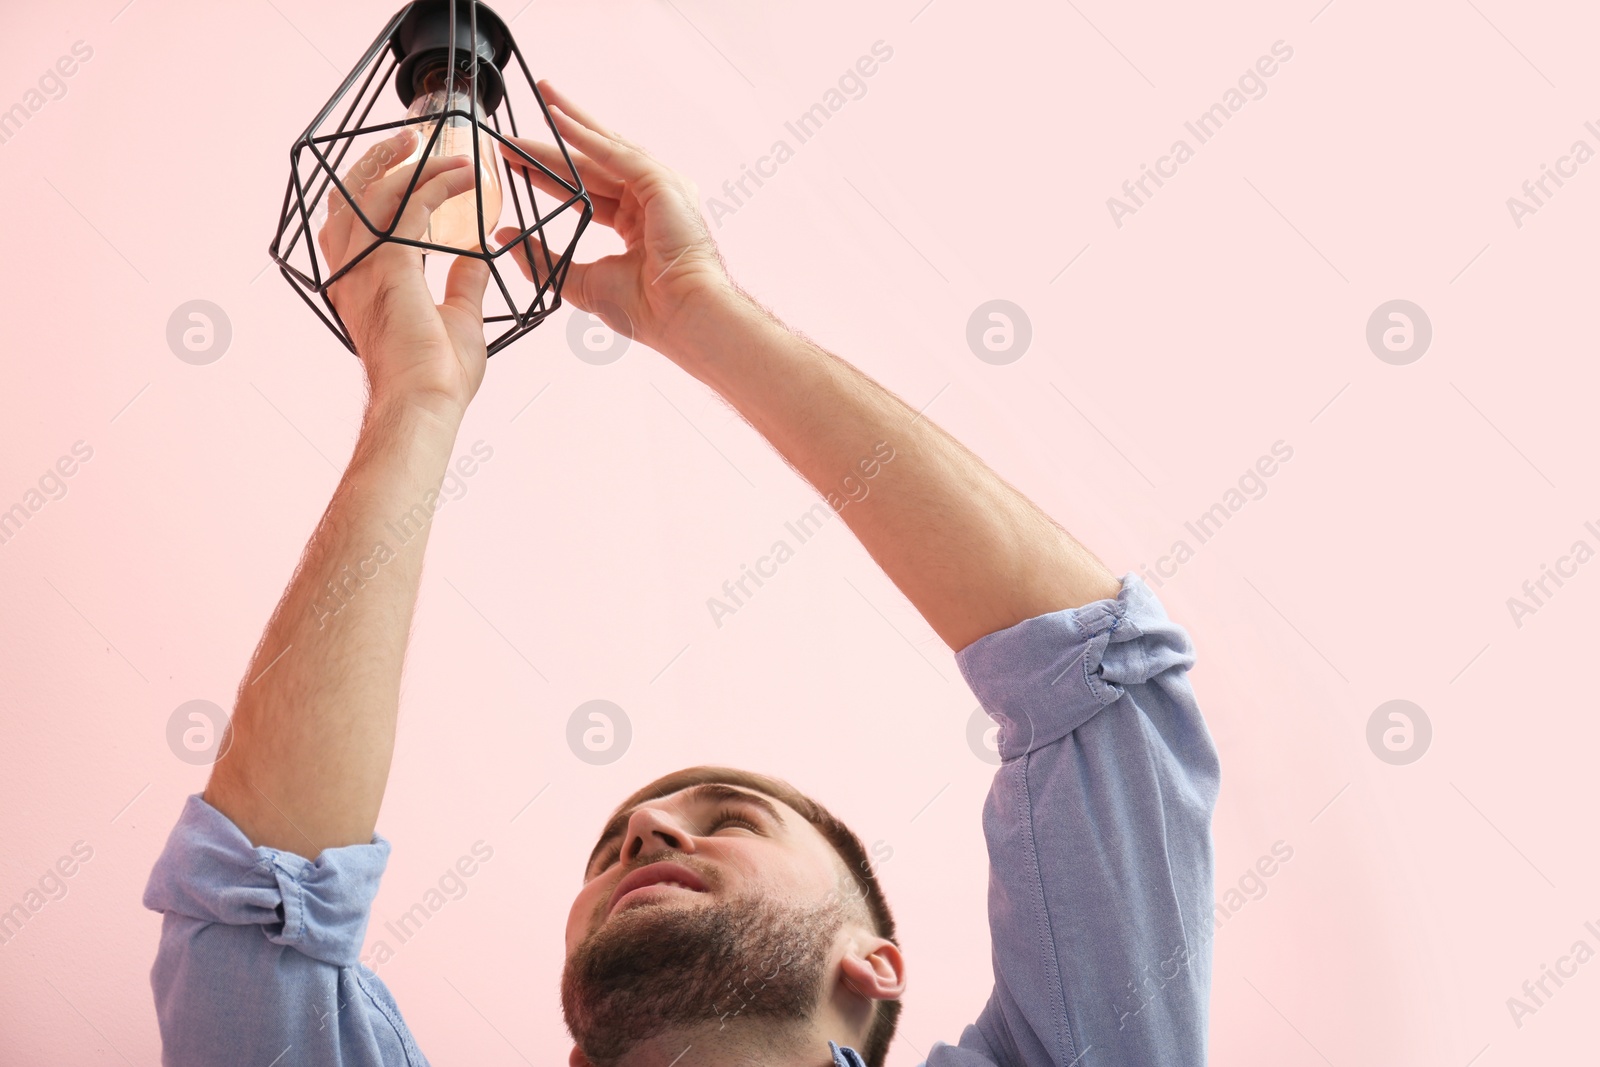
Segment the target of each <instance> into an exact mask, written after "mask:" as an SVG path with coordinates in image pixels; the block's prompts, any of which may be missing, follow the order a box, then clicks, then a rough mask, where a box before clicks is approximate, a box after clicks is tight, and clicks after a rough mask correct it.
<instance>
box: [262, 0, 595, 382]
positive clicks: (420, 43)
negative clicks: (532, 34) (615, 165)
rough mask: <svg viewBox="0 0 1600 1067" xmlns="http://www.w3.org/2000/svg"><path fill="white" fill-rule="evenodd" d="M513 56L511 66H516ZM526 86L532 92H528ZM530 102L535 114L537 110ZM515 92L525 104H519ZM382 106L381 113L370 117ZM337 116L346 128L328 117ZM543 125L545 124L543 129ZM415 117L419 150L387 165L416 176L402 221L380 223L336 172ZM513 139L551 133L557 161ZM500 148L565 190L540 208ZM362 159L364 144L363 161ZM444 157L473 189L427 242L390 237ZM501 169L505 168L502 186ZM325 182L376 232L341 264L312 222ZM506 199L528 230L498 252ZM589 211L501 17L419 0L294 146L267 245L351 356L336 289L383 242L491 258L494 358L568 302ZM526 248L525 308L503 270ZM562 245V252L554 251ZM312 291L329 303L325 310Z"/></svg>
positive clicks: (443, 214)
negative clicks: (499, 306)
mask: <svg viewBox="0 0 1600 1067" xmlns="http://www.w3.org/2000/svg"><path fill="white" fill-rule="evenodd" d="M512 60H515V61H516V62H515V64H514V65H513V64H512V62H511V61H512ZM519 74H520V77H518V75H519ZM391 75H392V83H393V85H394V92H395V95H397V96H398V97H399V101H400V104H401V105H402V106H403V107H405V109H406V110H405V112H404V115H403V116H402V117H399V118H395V119H392V120H386V118H385V116H386V112H387V113H398V112H399V108H396V107H395V106H394V104H393V102H392V100H390V98H389V97H388V94H387V93H386V92H385V90H386V88H387V86H388V85H389V84H390V83H391ZM358 83H359V87H358ZM524 84H525V85H526V89H527V91H526V92H523V91H522V87H523V85H524ZM530 97H531V100H532V103H533V105H534V108H535V109H536V110H534V109H529V108H528V102H529V98H530ZM514 98H520V103H517V102H515V101H514ZM380 100H383V101H386V102H388V107H387V108H386V109H379V108H378V104H379V102H380ZM519 107H520V108H523V109H524V116H525V117H529V116H531V117H532V118H533V119H534V125H533V127H532V129H531V130H530V131H529V132H528V133H526V134H525V133H524V132H522V131H519V129H518V127H517V114H516V110H517V108H519ZM374 110H377V112H378V115H377V118H376V119H375V120H374V118H373V112H374ZM336 113H337V114H338V119H337V125H331V124H332V123H333V121H334V119H333V116H334V115H335V114H336ZM539 119H542V120H543V122H542V125H541V124H540V123H539V122H538V120H539ZM330 125H331V128H330ZM408 125H416V126H419V127H420V128H419V129H418V131H417V134H418V136H417V138H416V148H415V150H414V151H413V152H412V153H411V155H410V156H409V157H408V158H406V159H403V160H399V161H397V162H395V163H393V164H392V165H387V172H388V173H394V172H395V171H396V170H399V169H401V168H402V167H407V166H410V167H411V168H412V177H411V181H410V183H409V184H408V185H407V187H406V191H405V194H404V197H403V198H402V200H401V203H400V207H399V209H398V210H397V211H396V212H395V217H394V219H393V220H392V221H391V222H390V223H389V225H388V228H387V229H380V228H379V226H378V224H377V223H375V222H374V220H372V219H369V218H367V216H366V215H365V214H363V213H362V211H361V209H360V207H358V206H357V205H356V204H355V203H354V202H353V201H351V198H350V191H349V189H348V188H347V187H346V186H345V183H344V182H343V181H342V180H341V179H340V177H339V174H338V171H339V169H340V167H341V166H342V164H343V162H344V159H345V157H346V156H347V155H348V154H349V152H350V149H351V147H352V146H354V145H356V144H357V143H358V142H359V141H362V140H363V139H369V140H377V139H380V138H382V137H385V136H388V135H390V134H391V133H392V131H394V130H396V129H398V128H400V127H403V126H408ZM507 134H509V135H510V136H512V137H521V136H531V135H534V134H538V135H543V134H548V137H549V141H550V146H551V147H553V148H554V149H555V150H556V151H554V152H551V153H549V159H550V163H551V165H549V166H547V165H546V163H545V162H543V161H541V160H539V159H536V158H534V157H533V156H532V155H529V154H528V153H527V152H526V151H524V150H523V149H522V148H521V147H519V146H517V145H515V144H512V143H511V142H510V141H509V140H507ZM497 145H506V146H507V148H508V150H509V152H510V154H511V156H512V157H514V158H516V159H518V160H519V161H520V162H521V163H522V165H523V166H525V167H530V168H533V169H536V170H537V171H539V172H540V173H541V174H542V175H543V176H544V177H545V178H546V179H547V180H548V182H549V183H551V184H552V185H553V187H554V188H555V189H557V190H558V193H557V195H556V196H555V197H553V198H551V197H545V198H544V203H543V204H541V202H540V198H539V197H536V196H535V193H534V183H533V180H532V179H531V177H530V176H529V175H528V174H527V173H525V172H522V171H520V170H516V169H513V167H512V163H511V160H510V159H507V158H506V157H505V156H504V155H502V154H501V152H500V151H499V150H498V149H497V147H496V146H497ZM360 155H361V153H360V152H358V153H357V154H356V157H355V158H360ZM438 155H460V156H464V157H467V158H470V159H471V160H472V163H473V167H474V172H475V173H476V175H477V179H478V180H477V181H476V182H475V183H474V185H473V188H472V189H471V190H469V191H467V192H464V193H461V194H458V195H456V196H454V197H451V198H450V199H449V200H447V201H445V202H444V204H442V205H440V207H439V208H438V209H437V210H436V211H435V212H434V213H433V215H432V217H431V219H430V222H429V228H428V232H427V233H426V234H424V240H421V241H413V240H409V239H407V238H404V237H396V236H394V229H395V227H396V226H397V225H398V222H399V219H400V216H401V215H402V214H403V213H404V211H405V207H406V204H407V203H408V202H409V201H410V198H411V196H412V194H413V193H414V192H415V190H416V187H417V179H418V177H419V176H420V175H421V172H422V167H423V165H424V163H425V162H426V159H427V157H429V156H438ZM562 164H564V166H563V165H562ZM501 166H503V167H504V172H505V180H504V182H503V183H502V181H501V180H500V169H501ZM330 186H332V187H336V188H337V189H338V190H339V192H340V194H341V195H342V196H343V197H344V198H345V200H346V202H347V203H349V204H350V209H351V210H353V211H354V212H355V215H356V218H357V219H358V220H359V221H360V222H361V224H362V225H364V226H365V227H366V228H367V230H368V232H370V233H371V234H372V236H373V237H374V238H375V240H374V241H373V243H372V244H371V245H370V246H369V247H367V248H366V249H364V250H363V251H362V252H361V253H360V254H359V255H357V256H355V257H354V258H352V259H351V261H350V262H349V263H346V264H344V265H343V266H341V267H340V268H339V269H338V270H336V271H334V270H332V264H329V263H327V262H326V257H325V256H324V255H323V254H322V249H321V247H320V245H319V244H318V242H317V240H316V228H314V226H313V221H312V220H313V217H314V216H316V217H320V218H325V217H326V211H327V204H328V199H327V198H328V191H329V188H330ZM506 194H509V200H510V207H511V210H512V212H513V214H514V216H515V221H516V225H517V229H518V231H519V232H518V235H517V238H516V239H515V240H513V241H510V242H508V243H507V244H506V246H505V247H504V248H502V249H499V250H498V251H494V252H490V251H486V249H487V247H488V245H489V244H490V243H491V242H490V239H489V237H490V235H491V234H493V232H494V229H495V227H496V225H497V224H498V223H499V221H500V217H501V214H502V211H503V210H504V204H503V201H504V200H505V199H506ZM593 215H594V206H593V204H591V203H590V201H589V196H588V193H587V192H585V191H584V188H583V181H582V179H581V178H580V177H579V176H578V171H577V168H576V167H574V166H573V165H572V157H571V155H570V154H569V153H568V152H567V147H566V145H565V143H563V142H562V140H561V135H560V134H559V133H557V132H556V128H555V123H554V122H553V121H551V118H550V111H549V108H548V107H546V106H545V102H544V97H543V96H542V95H541V94H540V93H539V88H538V86H537V85H536V84H535V82H534V78H533V75H532V74H531V73H529V71H528V64H527V62H526V61H525V60H524V59H523V56H522V51H521V50H520V49H519V48H518V47H517V44H516V42H515V41H514V40H513V39H512V37H511V31H510V29H509V28H508V27H507V26H506V24H505V22H504V21H503V20H502V19H501V18H500V17H499V16H498V15H496V14H495V13H494V12H493V11H491V10H490V9H489V7H488V5H486V4H483V3H477V2H474V0H459V2H458V0H415V2H413V3H409V4H407V5H406V6H405V7H403V8H401V9H400V11H398V12H397V13H396V14H395V16H394V17H393V18H392V19H390V20H389V24H388V25H387V26H386V27H384V29H383V32H381V33H379V34H378V36H377V39H375V40H374V41H373V42H372V46H371V47H370V48H368V49H367V51H366V54H365V55H363V56H362V57H361V61H360V62H359V63H358V64H356V68H355V69H354V70H353V71H351V72H350V74H349V76H348V77H346V78H345V80H344V83H343V84H342V85H340V86H339V88H338V90H337V91H336V92H335V93H334V94H333V96H332V97H331V98H330V99H329V100H328V102H327V104H325V105H324V106H323V108H322V110H321V111H320V112H318V113H317V117H316V118H315V119H313V120H312V122H311V124H310V125H309V126H307V127H306V130H305V132H304V133H303V134H301V135H300V138H299V140H297V141H296V142H295V143H294V148H293V149H292V150H291V151H290V174H289V186H288V188H287V189H286V190H285V191H284V197H283V209H282V212H281V214H280V217H279V222H278V231H277V234H276V235H275V236H274V237H273V240H272V245H271V247H270V249H269V252H270V254H271V256H272V259H273V261H274V262H276V263H277V264H278V268H279V270H280V271H281V272H282V274H283V276H284V278H286V279H287V280H288V281H289V283H290V284H291V285H292V286H293V287H294V290H295V292H297V293H299V294H300V297H301V299H303V300H304V301H305V302H306V304H307V306H309V307H310V308H311V310H312V311H314V312H316V313H317V317H318V318H320V319H322V321H323V323H324V324H325V325H326V326H327V327H328V329H330V330H332V331H333V333H334V335H335V336H336V337H338V338H339V340H340V341H341V342H342V343H343V344H344V346H345V347H346V348H348V349H349V350H350V351H351V352H355V350H356V348H355V343H354V342H353V341H352V340H351V337H350V331H349V330H348V329H347V328H346V327H345V324H344V322H343V321H342V320H341V319H340V318H339V312H338V310H337V309H335V308H334V306H333V302H332V301H331V300H329V299H328V287H329V286H330V285H332V284H333V283H334V282H336V281H338V280H339V278H341V277H342V276H343V275H344V274H345V272H346V271H348V270H350V269H351V268H352V267H354V266H355V265H356V264H358V263H360V262H361V261H362V260H363V259H365V258H366V257H367V256H369V255H371V254H372V250H373V249H375V248H377V247H378V246H379V245H380V244H382V243H384V242H393V243H396V244H406V245H412V246H415V247H418V248H421V249H422V250H423V254H424V255H426V254H427V253H428V252H439V253H444V254H447V255H455V256H474V257H476V258H478V259H482V260H484V261H485V262H486V263H488V265H489V270H490V274H491V277H492V278H493V282H494V284H493V285H491V286H490V287H489V291H488V293H487V294H486V304H485V313H484V324H485V326H486V327H490V328H492V327H494V326H497V325H499V324H505V329H504V330H503V331H502V332H500V333H499V334H498V335H497V336H495V337H494V338H493V339H492V340H487V348H488V354H489V355H491V356H492V355H494V354H495V353H496V352H498V351H500V350H501V349H503V348H505V347H506V346H507V345H509V344H511V342H513V341H515V340H516V339H517V338H519V337H521V336H523V335H524V334H526V333H528V332H529V331H530V330H532V329H533V328H534V327H535V326H538V325H539V323H541V322H543V321H544V320H545V318H547V317H548V316H549V315H550V313H551V312H553V311H555V310H556V308H558V307H560V306H561V286H562V283H563V282H564V281H565V280H566V276H567V268H568V267H569V266H570V264H571V262H572V254H573V252H574V251H575V250H576V248H577V243H578V238H579V236H580V235H581V234H582V233H583V230H584V227H586V226H587V225H588V224H589V220H590V218H592V217H593ZM530 238H531V240H530ZM535 242H537V243H535ZM518 244H521V245H522V247H523V249H524V250H525V252H526V253H527V260H528V262H529V263H530V264H531V267H532V273H533V282H534V285H535V289H536V291H535V292H534V294H533V296H532V297H531V298H530V299H528V300H527V301H526V302H525V303H524V304H523V305H522V306H520V307H519V305H518V302H517V300H516V299H515V298H514V297H513V296H512V291H511V289H510V288H509V287H508V286H507V284H506V278H505V277H504V276H503V275H502V272H501V270H500V266H501V264H502V262H503V261H504V260H505V259H506V258H507V256H508V253H510V252H511V250H512V249H513V248H515V247H516V246H517V245H518ZM553 248H558V249H560V251H559V252H557V253H554V254H552V252H551V249H553ZM510 273H511V275H512V279H511V280H512V281H514V282H516V283H517V285H518V287H519V288H523V289H525V287H526V285H527V282H526V281H525V280H524V279H523V277H522V273H521V271H520V270H519V269H518V268H517V267H516V265H515V264H512V265H511V272H510ZM496 296H498V297H499V299H500V300H501V301H502V302H503V303H504V309H505V310H504V313H501V314H490V313H489V312H490V301H492V300H493V299H494V297H496ZM314 298H320V301H321V303H320V305H319V303H318V300H317V299H314ZM324 308H326V311H324Z"/></svg>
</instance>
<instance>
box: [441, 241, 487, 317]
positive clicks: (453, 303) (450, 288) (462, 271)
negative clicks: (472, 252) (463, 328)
mask: <svg viewBox="0 0 1600 1067" xmlns="http://www.w3.org/2000/svg"><path fill="white" fill-rule="evenodd" d="M488 285H489V264H487V263H485V262H484V261H483V260H481V259H478V258H477V257H475V256H457V257H456V261H455V262H454V263H452V264H450V272H449V273H448V274H447V275H445V282H444V305H445V306H446V307H451V308H455V309H456V310H457V311H459V312H461V313H462V314H464V315H469V316H471V317H472V318H475V319H479V320H481V319H482V318H483V292H484V289H485V288H487V287H488Z"/></svg>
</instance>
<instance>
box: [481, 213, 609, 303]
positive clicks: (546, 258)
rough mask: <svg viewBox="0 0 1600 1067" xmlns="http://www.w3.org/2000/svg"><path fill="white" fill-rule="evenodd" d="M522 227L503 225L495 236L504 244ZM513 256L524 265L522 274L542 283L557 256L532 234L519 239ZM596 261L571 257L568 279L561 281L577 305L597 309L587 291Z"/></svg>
mask: <svg viewBox="0 0 1600 1067" xmlns="http://www.w3.org/2000/svg"><path fill="white" fill-rule="evenodd" d="M521 232H522V231H521V230H519V229H517V228H516V227H515V226H502V227H501V228H500V229H498V230H496V231H495V234H494V239H495V240H496V241H497V242H499V244H500V246H501V247H502V248H504V247H505V246H506V244H507V243H509V242H510V241H511V240H512V239H513V238H515V237H517V235H519V234H520V233H521ZM530 247H531V249H532V251H533V262H532V265H531V266H530V265H529V261H528V252H529V249H530ZM511 256H512V258H513V259H515V260H516V261H517V266H518V267H520V268H521V269H522V276H523V277H524V278H527V279H528V280H529V281H531V282H533V283H534V284H535V285H542V284H544V282H546V281H547V280H548V279H549V277H550V268H551V267H552V266H554V264H555V263H556V257H555V256H552V255H550V254H549V252H548V251H547V250H546V248H545V246H544V243H543V242H542V241H540V240H539V238H538V237H535V236H533V235H531V234H530V235H529V236H528V237H527V238H525V239H523V240H520V241H517V243H516V246H515V247H514V248H512V249H511ZM591 265H592V264H589V263H579V262H578V261H577V260H575V259H574V260H571V261H569V262H568V264H567V276H566V280H565V281H564V282H563V283H562V285H561V295H562V296H563V297H565V298H566V299H567V300H569V301H570V302H571V303H573V304H574V305H576V306H577V308H578V309H579V310H580V311H593V310H594V308H593V307H591V306H590V300H589V298H588V295H587V284H586V275H587V274H588V270H589V267H590V266H591Z"/></svg>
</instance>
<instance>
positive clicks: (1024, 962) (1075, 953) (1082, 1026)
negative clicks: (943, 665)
mask: <svg viewBox="0 0 1600 1067" xmlns="http://www.w3.org/2000/svg"><path fill="white" fill-rule="evenodd" d="M956 662H957V665H958V666H959V667H960V669H961V672H962V675H963V676H964V677H965V678H966V680H967V683H968V685H970V686H971V688H972V691H973V692H974V694H976V696H977V697H978V700H979V702H980V703H981V704H982V706H983V708H984V710H985V711H986V712H987V713H988V714H989V715H990V716H991V717H992V718H993V719H995V720H996V722H998V723H999V726H1000V729H999V733H998V745H999V752H1000V756H1001V759H1002V763H1001V765H1000V767H999V769H998V770H997V771H996V772H995V777H994V782H993V784H992V786H991V788H990V791H989V795H988V798H987V799H986V801H985V804H984V809H983V830H984V837H985V840H986V842H987V845H988V850H989V865H990V874H989V922H990V937H991V943H992V949H993V964H994V978H995V984H994V989H993V992H992V994H991V996H990V999H989V1001H988V1003H987V1004H986V1005H985V1007H984V1009H983V1011H982V1012H981V1014H980V1015H979V1017H978V1019H977V1021H976V1022H975V1023H974V1024H973V1025H971V1026H968V1027H967V1028H966V1030H965V1032H964V1033H963V1034H962V1035H961V1038H960V1041H959V1043H958V1044H957V1045H948V1044H944V1043H940V1044H938V1045H936V1046H935V1049H934V1050H933V1051H932V1052H931V1053H930V1055H929V1057H928V1061H927V1062H928V1063H929V1065H930V1067H958V1065H960V1067H974V1065H976V1064H980V1063H983V1062H992V1063H997V1064H1000V1065H1002V1067H1110V1065H1122V1064H1127V1065H1130V1067H1131V1065H1134V1064H1138V1065H1140V1067H1146V1065H1152V1064H1163V1065H1184V1067H1188V1065H1198V1064H1203V1063H1204V1062H1205V1055H1206V1028H1207V1009H1208V1000H1209V992H1210V985H1211V933H1212V906H1213V901H1212V894H1213V889H1212V884H1213V883H1212V874H1213V859H1212V847H1211V816H1212V811H1213V809H1214V808H1215V805H1216V798H1217V790H1218V786H1219V782H1220V773H1219V766H1218V760H1217V753H1216V748H1215V746H1214V745H1213V743H1212V741H1211V737H1210V734H1209V732H1208V731H1207V729H1206V725H1205V721H1204V719H1203V718H1202V717H1201V714H1200V709H1199V707H1198V705H1197V703H1196V701H1195V697H1194V693H1193V691H1192V689H1191V688H1190V685H1189V680H1188V669H1189V668H1190V666H1192V665H1193V663H1194V649H1193V645H1192V644H1191V642H1190V640H1189V637H1188V635H1187V634H1186V633H1185V632H1184V630H1183V629H1182V628H1181V627H1179V626H1178V625H1177V624H1175V623H1173V622H1172V621H1171V620H1170V619H1169V618H1168V617H1167V615H1166V612H1165V610H1164V609H1163V608H1162V606H1161V603H1160V601H1159V600H1158V599H1157V598H1156V596H1155V594H1154V593H1153V592H1152V591H1151V590H1150V588H1149V587H1148V586H1146V585H1145V584H1144V582H1142V581H1141V580H1140V579H1139V578H1138V577H1137V576H1135V575H1132V574H1129V575H1126V576H1125V577H1124V578H1123V580H1122V586H1121V589H1120V591H1119V593H1118V595H1117V597H1116V598H1115V599H1114V600H1100V601H1096V602H1094V603H1091V604H1087V605H1085V606H1083V607H1080V608H1074V609H1069V610H1064V611H1058V612H1053V613H1050V614H1046V615H1040V616H1037V617H1035V618H1031V619H1027V620H1024V621H1023V622H1020V623H1018V624H1017V625H1015V626H1012V627H1009V628H1007V629H1005V630H1000V631H997V632H995V633H992V634H989V635H987V636H985V637H983V638H981V639H979V640H978V641H976V642H974V643H973V644H971V645H969V646H967V647H966V648H964V649H962V650H961V651H960V652H958V653H957V654H956Z"/></svg>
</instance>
